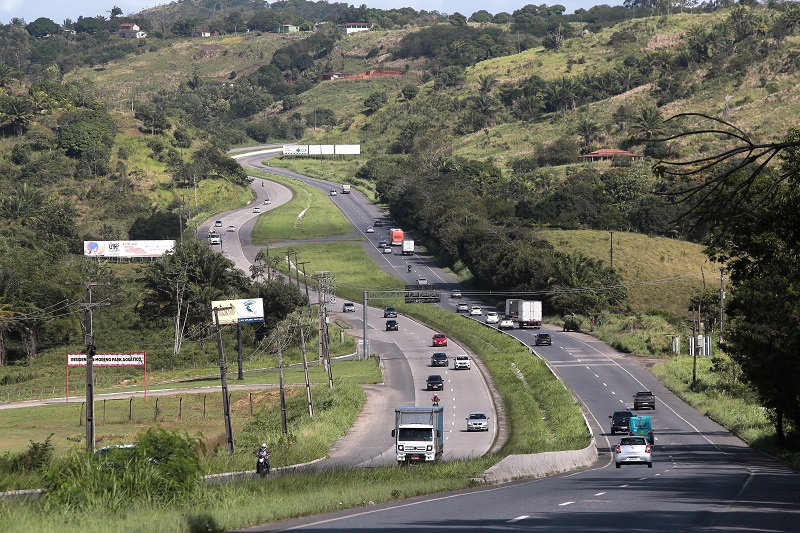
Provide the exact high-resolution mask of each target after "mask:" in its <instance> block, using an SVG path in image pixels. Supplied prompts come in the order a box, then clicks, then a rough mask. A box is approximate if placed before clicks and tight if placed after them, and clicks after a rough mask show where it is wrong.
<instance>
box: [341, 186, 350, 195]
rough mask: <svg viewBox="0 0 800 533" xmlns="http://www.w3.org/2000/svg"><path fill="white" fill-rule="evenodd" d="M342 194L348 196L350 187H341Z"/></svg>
mask: <svg viewBox="0 0 800 533" xmlns="http://www.w3.org/2000/svg"><path fill="white" fill-rule="evenodd" d="M342 194H350V185H342Z"/></svg>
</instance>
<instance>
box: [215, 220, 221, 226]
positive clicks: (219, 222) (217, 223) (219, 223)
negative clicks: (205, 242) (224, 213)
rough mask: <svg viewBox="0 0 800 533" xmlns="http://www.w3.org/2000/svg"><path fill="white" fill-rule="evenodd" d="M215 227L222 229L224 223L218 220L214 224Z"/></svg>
mask: <svg viewBox="0 0 800 533" xmlns="http://www.w3.org/2000/svg"><path fill="white" fill-rule="evenodd" d="M214 227H215V228H221V227H222V221H221V220H217V221H216V222H214Z"/></svg>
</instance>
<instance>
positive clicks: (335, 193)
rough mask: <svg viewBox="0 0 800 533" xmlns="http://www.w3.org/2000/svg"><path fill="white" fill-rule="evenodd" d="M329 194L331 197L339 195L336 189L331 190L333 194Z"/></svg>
mask: <svg viewBox="0 0 800 533" xmlns="http://www.w3.org/2000/svg"><path fill="white" fill-rule="evenodd" d="M329 194H330V195H331V196H336V195H337V194H339V193H337V192H336V189H331V192H330V193H329Z"/></svg>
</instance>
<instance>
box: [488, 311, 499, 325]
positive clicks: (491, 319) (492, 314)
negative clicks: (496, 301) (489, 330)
mask: <svg viewBox="0 0 800 533" xmlns="http://www.w3.org/2000/svg"><path fill="white" fill-rule="evenodd" d="M498 322H500V316H499V315H498V314H497V311H486V323H487V324H497V323H498Z"/></svg>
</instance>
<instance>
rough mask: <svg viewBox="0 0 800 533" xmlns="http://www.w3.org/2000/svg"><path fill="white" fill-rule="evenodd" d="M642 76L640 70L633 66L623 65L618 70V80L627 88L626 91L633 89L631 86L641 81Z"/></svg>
mask: <svg viewBox="0 0 800 533" xmlns="http://www.w3.org/2000/svg"><path fill="white" fill-rule="evenodd" d="M640 80H641V76H640V75H639V72H637V71H636V70H635V69H633V68H631V67H626V66H622V67H620V69H619V71H617V81H618V82H619V84H620V85H622V86H623V87H624V88H625V92H628V91H630V90H631V87H633V86H634V85H636V84H637V83H639V81H640Z"/></svg>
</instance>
